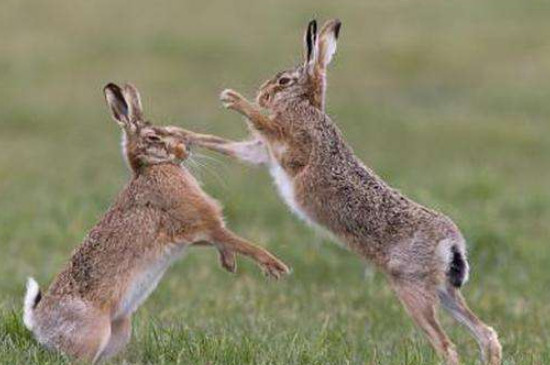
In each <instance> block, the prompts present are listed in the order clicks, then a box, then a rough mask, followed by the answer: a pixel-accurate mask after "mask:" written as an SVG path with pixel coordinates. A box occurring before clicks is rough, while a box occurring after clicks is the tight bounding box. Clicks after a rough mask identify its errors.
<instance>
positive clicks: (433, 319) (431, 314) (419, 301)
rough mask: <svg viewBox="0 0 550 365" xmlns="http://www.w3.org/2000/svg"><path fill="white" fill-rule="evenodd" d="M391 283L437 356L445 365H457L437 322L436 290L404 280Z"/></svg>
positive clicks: (454, 353) (446, 338)
mask: <svg viewBox="0 0 550 365" xmlns="http://www.w3.org/2000/svg"><path fill="white" fill-rule="evenodd" d="M391 283H392V286H393V289H394V290H395V292H396V294H397V296H398V298H399V300H400V301H401V303H403V306H404V307H405V309H406V311H407V313H408V314H409V315H410V316H411V317H412V319H413V320H414V322H415V323H416V324H417V325H418V326H419V327H420V328H421V329H422V331H424V333H425V334H426V336H427V337H428V340H429V341H430V343H431V344H432V346H433V348H434V349H435V350H436V352H437V353H438V355H439V356H441V357H442V358H443V359H444V360H445V363H446V364H447V365H458V364H459V361H458V355H457V353H456V350H455V346H454V344H453V343H452V342H451V341H450V340H449V338H448V337H447V335H446V334H445V332H444V331H443V328H441V325H440V324H439V321H438V320H437V306H438V302H439V301H438V298H437V293H436V290H435V289H434V290H431V288H429V285H428V284H426V283H422V282H411V281H408V280H404V279H391Z"/></svg>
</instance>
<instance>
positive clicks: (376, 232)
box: [187, 20, 501, 365]
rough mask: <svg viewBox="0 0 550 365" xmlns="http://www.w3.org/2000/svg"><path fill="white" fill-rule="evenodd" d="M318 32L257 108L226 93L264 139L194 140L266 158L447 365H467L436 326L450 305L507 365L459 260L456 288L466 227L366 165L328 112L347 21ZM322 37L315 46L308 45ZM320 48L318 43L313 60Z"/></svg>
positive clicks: (299, 206) (494, 361)
mask: <svg viewBox="0 0 550 365" xmlns="http://www.w3.org/2000/svg"><path fill="white" fill-rule="evenodd" d="M314 28H316V27H312V26H311V23H310V26H308V30H307V31H306V37H305V40H306V41H305V42H304V44H305V47H306V52H304V54H305V55H306V59H305V60H304V63H303V64H302V65H300V66H298V67H296V68H294V69H291V70H287V71H283V72H280V73H278V74H277V75H276V76H275V77H274V78H272V79H271V80H268V81H267V82H265V83H264V84H263V85H262V86H261V87H260V90H259V92H258V95H257V98H256V102H257V105H255V104H253V103H251V102H249V101H247V100H246V99H245V98H244V97H242V96H241V95H240V94H238V93H237V92H235V91H233V90H225V91H224V92H223V93H222V95H221V100H222V102H223V103H224V105H225V106H226V107H227V108H229V109H233V110H235V111H237V112H239V113H241V114H242V115H244V116H245V117H246V118H247V120H248V123H249V125H250V126H251V129H252V130H253V132H254V138H253V139H252V140H250V141H245V142H233V141H228V140H224V139H222V138H218V137H214V136H207V135H200V134H194V133H191V132H187V133H188V135H190V138H191V139H192V140H193V141H194V143H196V144H198V145H201V146H204V147H207V148H210V149H213V150H216V151H218V152H222V153H225V154H228V155H231V156H235V157H237V158H240V159H243V160H247V161H253V160H254V159H253V158H251V156H255V157H258V156H259V157H261V158H257V159H256V160H258V161H261V162H262V163H267V164H268V165H269V166H270V169H271V170H272V171H274V170H275V173H272V174H273V175H274V176H275V181H276V182H277V179H278V178H279V179H280V178H281V176H283V179H282V180H283V181H288V182H289V183H288V184H287V185H285V184H281V185H282V186H283V188H281V189H280V190H281V192H282V195H283V197H285V199H286V200H287V203H289V205H290V206H291V208H292V209H293V210H294V211H296V212H297V213H298V214H299V215H300V216H302V217H303V218H305V219H306V220H308V221H310V222H313V223H314V224H317V225H320V226H323V227H325V228H327V229H328V230H330V231H331V232H332V233H333V234H334V235H335V236H336V237H337V238H339V239H340V240H341V241H342V242H344V243H345V244H346V245H347V246H348V247H349V248H350V249H351V250H352V251H353V252H355V253H357V254H358V255H359V256H360V257H362V258H365V259H368V260H370V261H372V262H374V263H376V264H377V266H378V267H379V268H380V269H381V270H382V271H383V272H384V273H386V275H387V277H388V278H389V281H390V283H391V285H392V287H393V288H394V290H395V292H396V294H397V296H398V297H399V299H400V300H401V302H402V303H403V305H404V306H405V308H406V310H407V312H408V313H409V314H410V315H411V317H412V318H413V320H414V321H415V323H416V324H417V325H418V326H419V327H420V328H421V329H422V330H423V331H424V333H425V334H426V335H427V337H428V339H429V340H430V343H431V344H432V345H433V347H434V348H435V350H436V351H437V352H438V354H439V355H441V356H442V357H443V358H444V359H445V361H446V363H447V364H449V365H454V364H458V356H457V354H456V351H455V349H454V345H453V344H452V343H451V342H450V340H449V339H448V338H447V336H446V335H445V333H444V331H443V329H442V328H441V326H440V325H439V323H438V320H437V318H436V311H437V307H438V304H439V301H440V299H441V302H442V303H443V304H444V307H445V308H447V309H449V310H450V312H451V314H452V315H453V316H454V317H455V318H456V319H457V320H459V321H460V322H462V323H464V324H465V325H466V327H467V328H468V329H469V330H470V331H471V332H472V334H473V335H474V337H475V338H476V339H477V341H478V343H479V345H480V347H481V350H482V354H483V357H484V359H485V361H486V362H487V363H489V364H491V365H498V364H500V362H501V346H500V343H499V341H498V338H497V335H496V332H495V331H494V330H493V329H492V328H490V327H488V326H487V325H485V324H484V323H483V322H481V321H480V320H479V319H478V318H477V317H476V316H475V315H474V314H473V313H472V312H471V311H470V310H469V309H468V307H467V306H466V303H465V302H464V299H463V298H462V297H461V296H460V293H459V292H458V288H456V287H454V286H453V285H450V282H449V277H448V275H449V273H450V272H451V271H450V265H451V257H452V255H455V254H456V255H457V257H456V259H457V260H458V263H459V264H460V265H461V267H460V270H459V272H460V274H461V275H462V277H459V278H454V279H455V280H454V282H458V283H459V285H462V284H463V283H464V281H465V279H466V276H467V271H468V267H467V262H466V247H465V242H464V239H463V237H462V235H461V233H460V231H459V230H458V228H457V227H456V226H455V224H454V223H453V222H452V221H451V220H450V219H449V218H448V217H446V216H444V215H443V214H441V213H438V212H436V211H433V210H431V209H428V208H425V207H423V206H422V205H420V204H418V203H416V202H414V201H412V200H410V199H408V198H407V197H405V196H404V195H403V194H401V193H400V192H399V191H397V190H395V189H393V188H392V187H390V186H389V185H388V184H387V183H386V182H384V181H383V180H382V179H381V178H380V177H379V176H378V175H376V173H374V172H373V171H372V170H371V169H370V168H368V167H367V166H365V165H364V164H363V163H362V162H361V161H360V160H359V159H358V158H357V157H356V156H355V154H354V153H353V151H352V149H351V147H350V146H349V145H348V144H347V143H346V142H345V140H344V138H343V136H342V133H341V132H340V130H339V129H338V127H337V126H336V124H335V123H334V122H333V121H332V120H331V119H330V117H329V116H328V115H326V114H325V112H324V92H325V86H326V80H325V77H326V66H327V65H328V63H329V62H330V59H331V57H332V54H333V53H334V51H335V49H336V38H337V36H338V31H339V28H340V22H339V21H337V20H332V21H329V22H327V23H326V24H325V26H324V27H323V29H322V30H321V32H320V34H319V37H318V38H317V37H316V35H314V34H312V29H314ZM312 38H313V39H314V40H315V42H311V41H308V39H312ZM310 44H315V45H316V48H315V49H314V50H313V51H312V52H310V51H309V49H308V47H310ZM308 56H309V57H308ZM288 79H290V80H291V81H289V80H288ZM260 107H262V108H264V109H266V110H267V111H268V114H267V115H264V114H263V113H262V111H261V109H260ZM255 141H259V142H255ZM265 161H267V162H265ZM280 170H282V171H283V172H282V173H281V171H280ZM278 184H279V183H278ZM285 189H286V190H285Z"/></svg>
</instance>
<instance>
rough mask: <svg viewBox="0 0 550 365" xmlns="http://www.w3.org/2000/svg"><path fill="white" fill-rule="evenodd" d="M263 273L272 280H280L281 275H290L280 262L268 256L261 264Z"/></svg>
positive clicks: (286, 267) (288, 270)
mask: <svg viewBox="0 0 550 365" xmlns="http://www.w3.org/2000/svg"><path fill="white" fill-rule="evenodd" d="M261 266H262V269H263V271H264V273H265V274H266V275H267V276H269V277H272V278H274V279H280V278H281V277H282V276H283V275H287V274H290V269H289V268H288V266H286V265H285V263H284V262H282V261H281V260H279V259H277V258H275V257H273V256H268V257H267V258H266V259H265V260H262V263H261Z"/></svg>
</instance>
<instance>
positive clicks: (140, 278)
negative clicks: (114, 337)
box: [115, 245, 185, 317]
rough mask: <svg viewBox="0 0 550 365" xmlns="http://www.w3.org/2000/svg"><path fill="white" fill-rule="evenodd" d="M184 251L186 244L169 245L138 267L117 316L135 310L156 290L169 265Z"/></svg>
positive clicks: (122, 315)
mask: <svg viewBox="0 0 550 365" xmlns="http://www.w3.org/2000/svg"><path fill="white" fill-rule="evenodd" d="M184 251H185V246H179V245H169V246H167V247H166V249H165V250H164V252H162V253H161V254H159V256H158V257H157V258H156V259H155V260H153V261H152V262H149V263H148V264H147V265H144V267H143V268H141V269H138V270H137V272H135V273H134V275H133V277H132V278H131V279H130V283H129V285H128V286H127V288H126V290H125V292H124V294H123V296H122V298H121V301H120V304H119V306H118V310H117V311H116V314H115V317H125V316H128V315H130V314H132V313H133V312H135V311H136V310H137V308H138V307H139V306H140V305H141V304H142V303H143V302H144V301H145V300H146V299H147V297H149V295H150V294H151V293H152V292H153V290H155V288H156V287H157V285H158V283H159V282H160V279H162V277H163V275H164V273H165V272H166V270H167V269H168V267H170V265H172V263H173V262H174V261H175V260H177V259H178V258H180V257H181V256H182V255H183V253H184Z"/></svg>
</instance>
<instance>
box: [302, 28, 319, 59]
mask: <svg viewBox="0 0 550 365" xmlns="http://www.w3.org/2000/svg"><path fill="white" fill-rule="evenodd" d="M316 44H317V21H316V20H315V19H313V20H311V21H310V22H309V24H308V25H307V28H306V32H305V33H304V65H307V64H309V63H310V62H311V61H313V59H314V58H315V53H316V47H317V46H316Z"/></svg>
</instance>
